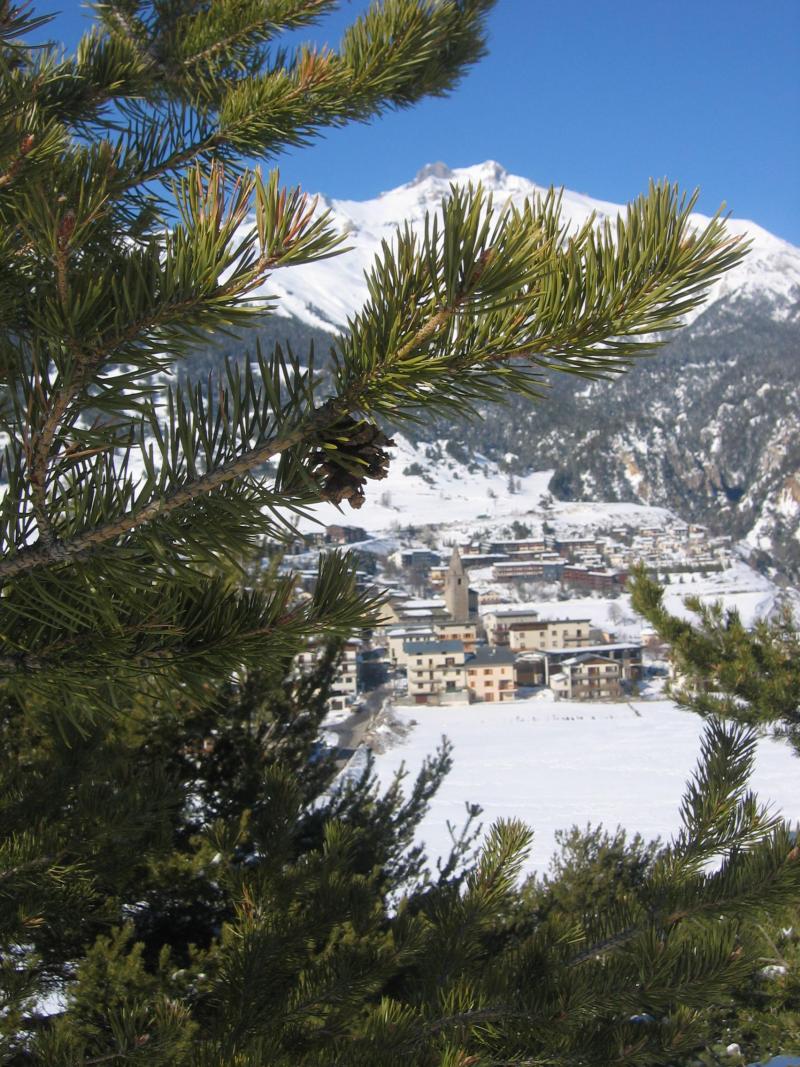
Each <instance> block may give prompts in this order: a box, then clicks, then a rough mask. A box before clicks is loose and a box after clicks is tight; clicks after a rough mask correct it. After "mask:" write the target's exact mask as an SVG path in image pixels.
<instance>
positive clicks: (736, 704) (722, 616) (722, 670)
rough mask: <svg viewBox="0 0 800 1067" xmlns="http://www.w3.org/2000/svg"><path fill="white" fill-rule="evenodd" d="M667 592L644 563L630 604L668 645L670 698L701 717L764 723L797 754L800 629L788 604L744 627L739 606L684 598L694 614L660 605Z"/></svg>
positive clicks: (632, 592) (747, 723)
mask: <svg viewBox="0 0 800 1067" xmlns="http://www.w3.org/2000/svg"><path fill="white" fill-rule="evenodd" d="M663 597H664V590H663V589H662V588H661V586H659V585H658V583H657V582H655V581H654V580H653V579H652V578H650V577H649V576H648V575H647V573H646V572H645V570H644V569H643V568H639V570H638V571H637V572H636V575H635V581H634V582H633V584H632V586H631V600H632V604H633V607H634V608H635V610H636V611H638V612H639V614H640V615H642V616H643V617H644V618H645V619H647V621H648V622H649V623H650V624H651V625H652V626H653V627H655V629H656V630H657V632H658V634H659V636H660V637H661V639H662V640H663V641H665V642H667V643H668V645H669V647H670V656H671V657H672V660H673V666H674V674H675V681H674V682H673V683H672V684H671V686H670V692H671V695H672V696H674V698H675V699H676V700H677V701H678V702H679V703H680V704H681V705H682V706H684V707H686V708H689V709H691V710H692V711H695V712H697V713H698V714H700V715H715V716H717V717H719V718H727V719H734V720H737V721H738V722H741V723H744V724H746V725H752V726H762V727H763V726H769V727H771V728H772V730H773V732H774V733H775V734H777V735H779V736H782V737H785V738H786V739H787V740H788V741H789V743H790V744H791V745H792V746H793V747H794V749H795V750H796V751H797V752H798V753H800V633H798V629H797V620H796V619H795V617H794V612H793V611H792V609H791V606H790V605H789V604H788V603H782V604H779V605H778V607H777V610H776V611H775V612H774V613H773V615H772V616H771V617H770V618H762V619H757V620H756V622H755V624H754V625H753V626H752V627H751V628H748V627H746V626H745V625H744V624H743V622H742V619H741V616H740V614H739V612H738V610H737V609H736V608H724V607H723V605H722V604H721V603H720V602H715V603H710V604H709V603H706V602H704V601H703V600H701V599H700V598H699V597H696V596H689V597H686V598H685V599H684V604H685V607H686V608H687V610H688V611H689V612H690V613H691V616H693V618H685V617H678V616H676V615H673V614H672V613H671V612H669V611H667V610H666V608H665V607H664V601H663Z"/></svg>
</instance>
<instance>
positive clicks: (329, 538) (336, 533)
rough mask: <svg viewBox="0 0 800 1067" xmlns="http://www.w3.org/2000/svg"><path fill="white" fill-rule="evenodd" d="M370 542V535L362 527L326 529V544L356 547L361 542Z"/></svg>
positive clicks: (333, 527)
mask: <svg viewBox="0 0 800 1067" xmlns="http://www.w3.org/2000/svg"><path fill="white" fill-rule="evenodd" d="M367 540H369V534H368V533H367V531H366V530H362V529H361V527H360V526H337V525H336V524H334V525H332V526H326V527H325V542H326V544H329V545H354V544H357V543H358V542H359V541H367Z"/></svg>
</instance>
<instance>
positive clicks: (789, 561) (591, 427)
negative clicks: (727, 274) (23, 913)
mask: <svg viewBox="0 0 800 1067" xmlns="http://www.w3.org/2000/svg"><path fill="white" fill-rule="evenodd" d="M741 310H742V309H741V308H740V309H738V310H737V311H736V312H734V310H733V309H731V308H730V307H726V306H725V305H724V304H722V303H720V304H717V305H715V306H714V307H712V308H711V309H710V310H709V311H707V312H706V313H705V314H704V315H702V316H701V317H700V318H699V319H697V320H696V321H695V323H693V324H692V325H691V326H689V327H687V328H686V330H684V331H683V332H682V333H681V334H679V335H677V336H676V337H675V339H674V340H672V341H671V342H670V343H669V344H668V345H666V346H665V347H664V348H662V349H661V351H660V352H659V353H658V354H657V355H656V356H654V357H652V358H650V359H647V360H644V361H642V362H641V363H640V364H638V365H637V366H635V367H633V368H632V369H631V370H630V371H629V372H628V373H627V374H625V375H622V376H621V377H619V378H617V379H615V380H612V381H606V382H601V383H591V384H589V385H585V384H581V385H579V386H578V387H577V389H576V388H575V385H574V383H573V382H570V381H569V380H568V379H564V378H559V377H554V378H553V380H552V382H551V387H550V398H549V401H548V402H545V403H543V404H541V405H539V406H537V407H536V408H534V409H531V408H530V407H529V406H528V405H524V404H520V403H519V402H517V401H516V400H512V401H511V408H512V411H511V413H510V417H507V418H506V417H504V418H503V419H492V418H487V419H485V420H484V422H483V423H481V424H480V427H479V428H477V429H476V428H471V429H470V430H469V431H467V432H465V431H464V429H463V428H461V427H458V426H455V425H454V426H452V427H449V428H448V429H449V431H450V434H451V442H452V444H451V447H452V448H458V447H459V446H461V445H463V447H464V448H466V446H467V442H471V443H472V445H473V447H477V448H480V450H481V451H483V452H485V453H486V454H488V455H494V456H500V455H506V457H507V460H506V461H507V463H508V464H509V467H510V468H511V469H512V470H513V471H516V472H521V471H523V470H527V469H530V468H531V467H540V468H541V467H554V468H555V471H556V473H555V475H554V478H553V481H552V483H551V488H552V491H553V492H554V494H555V495H556V496H559V497H561V498H565V499H584V500H591V499H594V500H620V501H623V500H628V501H635V502H639V503H647V504H656V505H660V506H663V507H667V508H670V509H671V510H674V511H676V512H678V514H680V515H682V516H683V517H684V518H686V519H689V520H691V521H695V522H702V523H704V524H706V525H708V526H709V527H711V529H713V530H714V531H715V532H716V533H728V534H730V535H731V536H732V537H733V538H734V539H735V540H739V539H743V540H746V541H747V542H748V543H749V544H750V546H751V547H752V550H753V552H754V555H755V556H756V558H757V559H760V560H762V561H763V562H764V563H765V564H767V565H769V564H773V565H776V566H778V567H779V569H780V570H781V571H783V572H784V573H785V574H786V575H787V576H789V577H791V578H792V579H793V580H795V581H797V580H798V579H800V540H798V535H799V534H800V433H798V431H800V391H799V390H798V386H797V382H798V374H799V373H800V343H799V342H800V325H799V324H798V322H797V320H796V319H792V318H789V317H787V318H785V319H782V320H781V321H775V319H774V318H772V317H771V315H770V314H769V311H770V309H769V308H765V307H763V306H762V307H759V306H758V305H757V303H754V304H753V305H752V306H751V307H749V308H748V309H747V314H746V315H744V316H743V315H740V314H739V311H741ZM486 414H487V415H489V412H487V413H486ZM444 430H445V427H437V428H436V431H435V432H437V433H438V434H439V435H442V433H443V431H444Z"/></svg>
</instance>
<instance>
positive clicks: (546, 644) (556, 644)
mask: <svg viewBox="0 0 800 1067" xmlns="http://www.w3.org/2000/svg"><path fill="white" fill-rule="evenodd" d="M595 640H596V632H595V630H594V629H593V628H592V624H591V620H589V619H540V620H537V621H536V622H513V623H511V625H510V626H509V628H508V644H509V647H510V649H511V651H512V652H538V651H544V650H545V649H552V648H579V647H581V646H583V645H591V644H593V643H594V642H595Z"/></svg>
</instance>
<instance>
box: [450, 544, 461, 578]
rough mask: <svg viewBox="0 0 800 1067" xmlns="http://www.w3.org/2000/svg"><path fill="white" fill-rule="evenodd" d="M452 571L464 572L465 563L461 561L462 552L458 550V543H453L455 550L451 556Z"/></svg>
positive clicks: (455, 572) (452, 572) (456, 572)
mask: <svg viewBox="0 0 800 1067" xmlns="http://www.w3.org/2000/svg"><path fill="white" fill-rule="evenodd" d="M450 572H451V574H458V575H463V574H464V564H463V563H462V562H461V553H460V552H459V551H458V545H453V551H452V554H451V556H450Z"/></svg>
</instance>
